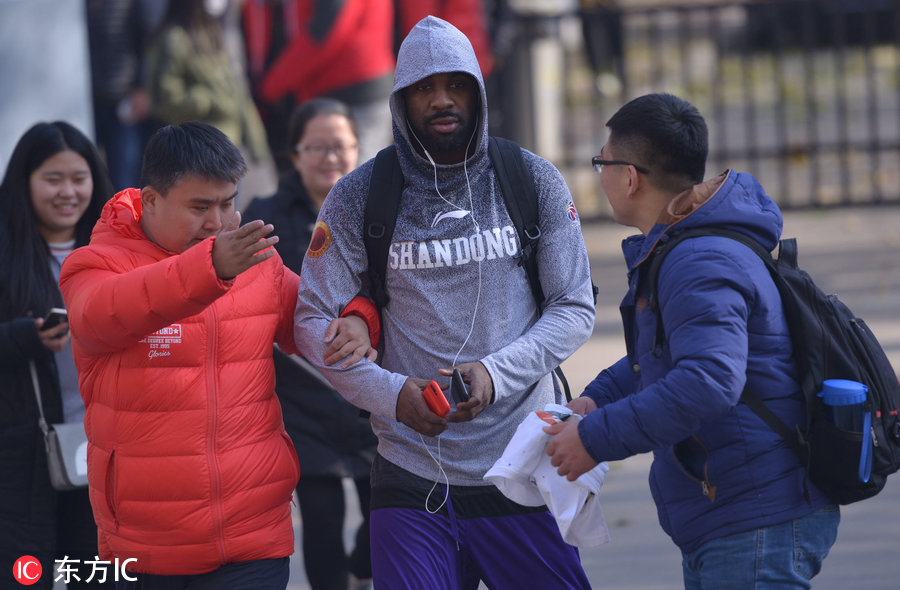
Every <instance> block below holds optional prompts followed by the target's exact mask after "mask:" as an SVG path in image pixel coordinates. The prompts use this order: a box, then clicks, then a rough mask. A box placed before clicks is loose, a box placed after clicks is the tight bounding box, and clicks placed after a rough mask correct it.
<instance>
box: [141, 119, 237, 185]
mask: <svg viewBox="0 0 900 590" xmlns="http://www.w3.org/2000/svg"><path fill="white" fill-rule="evenodd" d="M246 173H247V164H246V162H244V157H243V156H242V155H241V152H240V150H239V149H238V148H237V147H236V146H235V145H234V144H233V143H232V142H231V140H230V139H228V137H227V136H226V135H225V134H224V133H222V132H221V131H219V130H218V129H216V128H215V127H213V126H212V125H208V124H206V123H200V122H199V121H187V122H185V123H180V124H178V125H167V126H165V127H163V128H162V129H159V130H158V131H157V132H156V133H154V134H153V137H151V138H150V141H148V142H147V147H146V149H145V150H144V164H143V168H142V169H141V187H142V188H143V187H145V186H152V187H153V188H154V189H156V190H157V192H159V194H161V195H163V196H165V195H166V194H167V193H168V192H169V190H170V189H171V188H172V187H173V186H175V185H176V184H178V182H180V181H181V180H183V179H184V178H188V177H193V176H200V177H203V178H206V179H207V180H225V181H228V182H233V183H235V184H237V182H238V181H239V180H240V179H241V178H242V177H243V176H244V175H245V174H246Z"/></svg>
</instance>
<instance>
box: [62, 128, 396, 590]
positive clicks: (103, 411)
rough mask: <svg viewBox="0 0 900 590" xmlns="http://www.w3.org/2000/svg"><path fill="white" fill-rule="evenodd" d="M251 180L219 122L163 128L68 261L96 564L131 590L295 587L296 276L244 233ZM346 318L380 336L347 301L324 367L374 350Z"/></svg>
mask: <svg viewBox="0 0 900 590" xmlns="http://www.w3.org/2000/svg"><path fill="white" fill-rule="evenodd" d="M245 172H246V165H245V164H244V161H243V158H242V157H241V155H240V152H239V151H238V150H237V148H236V147H235V146H234V145H233V144H232V143H231V142H230V141H229V140H228V138H227V137H226V136H225V135H224V134H222V133H221V132H220V131H219V130H217V129H215V128H214V127H211V126H209V125H205V124H202V123H183V124H181V125H176V126H168V127H164V128H163V129H161V130H159V131H158V132H157V133H156V134H155V135H154V136H153V138H152V139H151V140H150V142H149V143H148V145H147V149H146V154H145V157H144V168H143V173H142V182H141V184H142V185H143V188H142V189H140V190H138V189H128V190H125V191H122V192H120V193H119V194H117V195H116V196H115V197H113V198H112V199H111V200H110V201H109V202H108V203H107V204H106V206H105V207H104V209H103V213H102V217H101V219H100V221H99V222H98V223H97V225H96V226H95V228H94V232H93V235H92V237H91V242H90V244H89V245H88V246H85V247H83V248H80V249H78V250H76V251H75V252H73V253H72V254H71V255H70V256H69V257H68V258H67V260H66V263H65V264H64V265H63V268H62V273H61V276H60V286H61V289H62V293H63V297H64V298H65V301H66V304H67V307H68V312H69V321H70V327H71V330H72V348H73V351H74V354H75V362H76V365H77V367H78V376H79V384H80V388H81V395H82V397H83V399H84V402H85V406H86V408H87V413H86V416H85V428H86V430H87V434H88V439H89V447H88V478H89V481H90V498H91V504H92V506H93V510H94V517H95V520H96V521H97V526H98V530H99V546H100V557H101V558H102V559H105V560H110V561H112V560H113V559H114V558H118V560H119V562H120V563H122V562H125V561H126V560H129V561H128V571H129V572H130V573H129V576H130V575H131V573H140V574H141V575H139V576H135V577H136V578H137V580H136V581H135V582H133V583H125V584H124V585H122V584H121V583H120V587H123V588H131V587H134V588H137V587H140V588H143V589H152V588H162V587H165V588H181V587H185V586H186V585H188V584H191V583H193V580H194V578H202V580H198V581H202V582H203V583H205V584H207V586H204V587H221V588H229V589H235V588H241V589H242V588H254V589H258V588H272V589H276V588H279V589H283V588H285V587H286V585H287V580H288V574H289V564H288V557H287V556H289V555H290V554H291V553H293V551H294V538H293V527H292V523H291V518H290V510H291V504H290V503H291V493H292V491H293V489H294V487H295V485H296V483H297V479H298V476H299V465H298V462H297V455H296V452H295V451H294V447H293V445H292V444H291V442H290V439H289V438H288V437H287V435H286V434H285V431H284V424H283V422H282V418H281V409H280V407H279V404H278V400H277V399H276V397H275V389H274V379H275V377H274V366H273V362H272V344H273V342H276V343H278V345H279V346H280V347H281V348H282V349H283V350H285V351H287V352H296V350H297V348H296V346H295V344H294V338H293V312H294V306H295V302H296V299H297V287H298V282H299V277H298V276H297V275H296V274H294V273H293V272H291V271H290V270H288V269H287V268H285V266H284V264H283V263H282V262H281V259H280V257H279V256H278V254H277V253H276V252H275V250H274V249H273V248H271V246H272V245H273V244H274V243H275V242H277V240H278V238H277V237H276V236H269V237H266V236H267V235H268V234H270V233H271V232H272V230H273V227H272V226H271V225H266V224H264V223H263V222H262V221H259V220H257V221H251V222H250V223H247V224H245V225H243V226H240V214H238V213H235V210H234V200H235V198H236V196H237V182H238V180H239V179H240V178H241V176H243V174H244V173H245ZM351 315H359V316H360V317H363V318H366V319H367V321H368V323H369V326H375V327H376V329H377V324H378V320H377V315H376V314H375V312H374V308H373V307H372V305H371V303H370V302H367V301H366V300H361V299H360V298H357V299H354V301H353V302H351V304H350V305H348V306H347V308H346V309H345V310H344V313H343V314H342V316H343V317H342V318H341V319H339V320H337V322H340V323H335V324H332V326H331V327H332V330H331V331H330V334H329V335H328V336H329V337H330V336H335V335H336V336H335V337H334V340H333V341H332V344H331V352H332V358H331V360H332V361H338V360H341V359H344V358H345V357H348V356H349V358H348V359H347V361H348V362H356V361H358V360H359V359H361V358H362V356H363V355H366V356H367V357H368V358H372V357H373V355H374V350H372V349H371V346H370V338H374V339H376V340H377V333H372V334H369V333H367V332H368V331H367V329H366V324H365V322H364V321H362V320H360V318H359V317H348V316H351ZM172 576H178V580H174V581H173V580H172V579H171V578H172ZM173 583H174V584H175V585H170V584H173Z"/></svg>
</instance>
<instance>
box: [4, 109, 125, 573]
mask: <svg viewBox="0 0 900 590" xmlns="http://www.w3.org/2000/svg"><path fill="white" fill-rule="evenodd" d="M111 196H112V185H111V184H110V181H109V178H108V175H107V172H106V167H105V165H104V164H103V162H102V161H101V159H100V156H99V154H98V153H97V150H96V148H95V147H94V145H93V144H92V143H91V141H90V140H89V139H88V138H87V137H86V136H85V135H84V134H82V133H81V132H80V131H78V130H77V129H75V128H74V127H72V126H71V125H69V124H68V123H64V122H60V121H57V122H54V123H37V124H36V125H34V126H33V127H31V129H29V130H28V131H26V132H25V134H24V135H23V136H22V137H21V139H19V142H18V143H17V144H16V147H15V149H14V150H13V153H12V156H11V157H10V160H9V164H8V166H7V169H6V174H5V176H4V177H3V182H2V184H0V383H2V385H0V571H2V572H4V573H3V574H2V575H3V576H8V575H9V573H10V572H12V571H13V566H14V564H15V562H16V560H17V559H19V558H20V557H22V556H23V555H30V556H33V557H35V558H37V559H38V560H39V561H40V562H41V566H42V568H43V575H42V576H41V578H40V580H39V581H38V582H37V583H36V584H34V585H33V586H32V587H33V588H52V587H53V583H54V578H55V577H56V576H57V572H56V569H55V560H56V559H63V557H64V556H66V555H67V556H68V557H69V559H70V560H78V562H75V563H72V562H71V561H70V567H71V568H72V570H73V571H75V572H76V573H77V574H78V577H80V578H81V580H82V583H79V582H77V581H76V580H75V579H74V576H70V579H69V581H70V583H69V584H68V587H69V588H87V587H96V586H98V584H96V580H97V579H98V578H99V572H98V574H97V575H96V576H95V578H94V580H93V581H92V582H93V583H90V584H86V583H83V581H84V580H86V579H87V578H88V577H90V574H91V571H92V567H91V566H86V565H84V561H85V560H95V559H96V555H97V529H96V526H95V525H94V517H93V513H92V512H91V506H90V503H89V501H88V492H87V488H84V489H79V490H74V491H65V492H57V491H55V490H54V489H53V488H51V486H50V479H49V474H48V470H47V455H46V452H45V450H44V440H43V436H42V434H41V431H40V429H39V428H38V416H39V413H38V407H37V401H36V400H35V393H34V388H33V386H32V381H31V374H30V371H29V364H30V363H32V362H33V363H34V365H35V367H36V369H37V376H38V382H39V383H40V387H41V396H42V400H43V409H44V415H45V417H46V419H47V421H48V422H49V423H60V422H74V421H78V420H83V419H84V404H83V403H82V400H81V397H80V395H79V393H78V381H77V376H76V372H75V364H74V361H73V359H72V349H71V345H70V343H69V334H68V324H67V323H65V322H63V323H62V324H60V325H59V326H57V327H55V328H48V329H43V323H44V320H43V318H44V316H45V314H46V313H47V312H48V311H49V310H50V308H52V307H64V305H63V301H62V296H61V295H60V292H59V287H58V285H57V283H58V279H59V269H60V265H61V263H62V260H63V258H65V256H66V254H68V252H71V251H72V250H73V249H74V248H76V247H78V246H82V245H85V244H87V242H88V240H89V239H90V234H91V230H92V229H93V227H94V223H95V222H96V221H97V219H98V218H99V217H100V210H101V208H102V206H103V204H104V203H105V202H106V200H107V199H108V198H109V197H111ZM25 571H26V573H30V574H33V573H34V569H33V568H31V569H27V568H26V570H25ZM111 577H112V572H107V578H108V579H110V578H111ZM3 579H8V578H3ZM109 585H110V586H111V585H112V584H111V582H110V584H109Z"/></svg>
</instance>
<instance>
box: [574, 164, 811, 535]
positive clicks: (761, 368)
mask: <svg viewBox="0 0 900 590" xmlns="http://www.w3.org/2000/svg"><path fill="white" fill-rule="evenodd" d="M701 226H716V227H724V228H729V229H733V230H737V231H740V232H742V233H745V234H747V235H749V236H751V237H753V238H754V239H756V240H757V241H759V242H760V243H761V244H762V245H763V246H765V247H766V248H768V249H773V248H775V246H776V245H777V242H778V239H779V236H780V235H781V227H782V217H781V213H780V212H779V210H778V207H777V205H776V204H775V203H774V202H773V201H772V200H771V199H770V198H769V197H768V196H767V195H766V194H765V192H764V191H763V188H762V187H761V186H760V185H759V183H758V182H757V181H756V179H754V178H753V177H752V176H750V175H748V174H743V173H737V172H734V171H729V172H726V173H724V174H723V175H721V176H719V177H717V178H714V179H712V180H709V181H707V182H705V183H703V184H700V185H697V186H696V187H694V189H693V190H691V191H688V192H685V193H683V194H681V195H679V196H678V197H676V198H675V199H674V200H673V201H672V202H671V203H670V205H669V207H668V208H667V210H666V211H665V212H664V213H663V215H662V216H661V218H660V220H659V222H658V223H657V224H656V225H655V226H654V227H653V229H652V230H651V231H650V233H649V234H648V235H647V236H643V235H638V236H632V237H629V238H627V239H626V240H625V241H624V242H623V244H622V249H623V251H624V253H625V260H626V262H627V264H628V283H629V290H628V293H627V295H626V296H625V298H624V300H623V301H622V305H621V311H622V318H623V321H624V325H625V339H626V343H627V347H628V351H629V354H628V356H626V357H625V358H623V359H621V360H620V361H619V362H617V363H616V364H615V365H613V366H612V367H610V368H609V369H607V370H605V371H603V372H602V373H600V375H598V376H597V378H596V379H594V381H593V382H592V383H591V384H590V385H589V386H588V387H587V389H586V390H585V392H584V395H588V396H590V397H591V398H592V399H593V400H594V401H596V402H597V405H598V407H599V409H598V410H597V411H595V412H592V413H590V414H589V415H588V416H587V417H586V418H585V419H584V420H583V421H582V422H581V423H580V424H579V433H580V435H581V440H582V442H583V443H584V445H585V448H586V449H587V451H588V452H589V453H590V455H591V456H592V457H593V458H594V459H596V460H598V461H603V460H617V459H624V458H625V457H629V456H631V455H634V454H637V453H644V452H647V451H653V454H654V461H653V466H652V467H651V470H650V487H651V490H652V492H653V498H654V500H655V501H656V505H657V509H658V512H659V521H660V524H661V525H662V527H663V529H665V531H666V532H667V533H668V534H669V535H670V536H671V537H672V539H673V540H674V541H675V543H676V544H677V545H678V546H679V547H680V548H681V549H682V550H683V551H686V552H691V551H693V550H695V549H696V548H697V547H699V546H700V545H701V544H702V543H704V542H706V541H708V540H710V539H714V538H718V537H724V536H727V535H731V534H734V533H738V532H743V531H747V530H751V529H755V528H758V527H761V526H767V525H771V524H777V523H780V522H785V521H787V520H792V519H794V518H799V517H801V516H804V515H806V514H809V513H810V512H812V511H814V510H817V509H818V508H820V507H822V506H825V505H826V504H828V500H827V499H826V498H825V496H824V495H823V494H822V493H821V492H820V491H819V490H817V489H815V487H814V486H813V485H812V484H809V490H810V494H811V503H807V502H806V500H805V499H804V496H803V476H804V470H803V468H802V466H801V465H800V462H799V460H798V459H797V458H796V456H794V454H793V453H792V452H791V451H790V449H788V448H787V446H786V445H785V444H784V442H783V441H782V440H781V438H780V437H779V436H778V435H777V434H775V432H773V431H772V430H771V429H770V428H769V427H768V426H766V424H765V423H764V422H763V421H762V420H761V419H760V418H758V417H757V416H756V415H755V414H754V413H753V412H752V411H751V410H750V409H749V408H748V407H747V406H745V405H744V404H739V403H738V400H739V398H740V395H741V391H742V390H743V389H744V385H745V382H746V381H747V379H749V387H750V389H751V390H752V391H753V392H755V393H756V395H758V396H759V397H760V398H762V399H763V400H764V401H765V402H766V404H767V405H768V406H769V407H770V408H771V409H772V410H773V411H775V413H776V414H778V415H779V417H781V419H782V420H784V421H785V422H786V423H787V424H794V423H800V422H801V421H802V420H803V419H804V408H803V403H802V398H801V394H800V391H799V386H798V384H797V378H796V377H797V376H796V370H795V368H794V364H793V361H792V358H791V354H792V352H791V342H790V337H789V334H788V331H787V324H786V322H785V319H784V315H783V313H782V308H781V299H780V297H779V295H778V291H777V289H776V287H775V284H774V283H773V282H772V280H771V278H770V277H769V273H768V271H767V269H766V267H765V265H764V264H763V263H762V261H761V260H759V258H758V257H757V256H756V254H754V253H753V252H752V251H751V250H750V249H749V248H747V247H746V246H744V245H742V244H739V243H738V242H735V241H734V240H730V239H728V238H722V237H713V236H704V237H699V238H694V239H690V240H685V241H684V242H682V243H680V244H678V245H677V246H676V247H675V248H673V249H672V251H671V252H670V253H669V255H668V256H667V257H666V259H665V261H664V263H663V265H662V267H661V269H660V274H659V281H658V297H659V308H660V313H661V314H662V319H663V326H664V329H665V334H666V342H665V343H664V344H663V345H662V347H661V349H659V350H656V351H654V349H653V339H654V335H655V331H656V322H657V313H656V312H655V311H653V310H651V309H649V308H648V306H647V304H646V303H647V302H646V293H645V287H644V285H643V284H641V283H640V277H641V275H642V274H643V272H641V271H642V270H643V268H644V267H645V266H647V264H646V263H647V256H648V255H649V254H650V252H651V250H652V249H653V246H654V244H656V243H657V242H658V241H660V240H666V239H668V235H669V234H670V233H671V232H672V231H676V230H680V229H685V228H689V227H701Z"/></svg>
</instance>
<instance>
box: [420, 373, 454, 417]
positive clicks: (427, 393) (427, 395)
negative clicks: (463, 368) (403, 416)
mask: <svg viewBox="0 0 900 590" xmlns="http://www.w3.org/2000/svg"><path fill="white" fill-rule="evenodd" d="M422 399H424V400H425V403H426V404H428V407H429V408H430V409H431V411H432V412H434V413H435V414H437V415H438V416H441V417H444V416H446V415H447V412H449V411H450V402H448V401H447V398H446V397H444V392H443V391H441V386H440V385H438V384H437V381H432V382H431V383H429V384H428V385H426V386H425V389H423V390H422Z"/></svg>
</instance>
